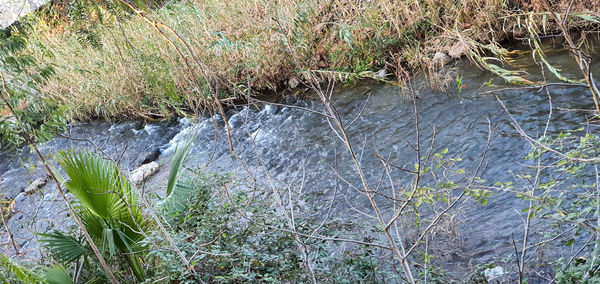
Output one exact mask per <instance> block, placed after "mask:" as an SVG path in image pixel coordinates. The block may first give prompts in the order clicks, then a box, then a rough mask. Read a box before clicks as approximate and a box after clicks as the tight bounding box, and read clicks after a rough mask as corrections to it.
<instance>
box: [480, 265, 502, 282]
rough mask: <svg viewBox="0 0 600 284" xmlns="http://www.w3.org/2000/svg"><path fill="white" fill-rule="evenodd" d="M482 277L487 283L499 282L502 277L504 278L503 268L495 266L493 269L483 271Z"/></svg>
mask: <svg viewBox="0 0 600 284" xmlns="http://www.w3.org/2000/svg"><path fill="white" fill-rule="evenodd" d="M483 275H484V276H485V279H486V280H487V281H488V283H492V281H494V282H501V280H502V277H503V276H504V268H502V266H496V267H494V268H488V269H486V270H484V271H483Z"/></svg>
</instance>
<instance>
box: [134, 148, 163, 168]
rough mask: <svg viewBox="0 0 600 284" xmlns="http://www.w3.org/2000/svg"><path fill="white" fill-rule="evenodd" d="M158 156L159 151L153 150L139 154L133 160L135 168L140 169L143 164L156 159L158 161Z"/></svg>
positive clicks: (157, 149)
mask: <svg viewBox="0 0 600 284" xmlns="http://www.w3.org/2000/svg"><path fill="white" fill-rule="evenodd" d="M158 156H160V149H159V148H154V149H153V150H152V151H148V152H144V153H141V154H140V155H139V156H138V158H137V159H136V160H135V164H136V166H137V167H140V166H141V165H143V164H147V163H150V162H154V161H156V159H158Z"/></svg>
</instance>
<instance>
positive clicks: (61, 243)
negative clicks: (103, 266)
mask: <svg viewBox="0 0 600 284" xmlns="http://www.w3.org/2000/svg"><path fill="white" fill-rule="evenodd" d="M38 235H39V236H42V237H43V238H42V239H40V243H41V245H42V246H43V247H45V248H46V249H48V250H49V251H50V254H51V255H52V257H53V258H54V259H55V260H56V261H58V262H60V263H62V264H69V263H71V262H73V261H75V260H76V259H78V258H80V257H81V256H82V255H84V254H89V253H91V251H90V249H89V247H87V246H84V245H83V244H82V243H81V242H80V241H79V240H77V239H76V238H75V237H73V236H69V235H65V234H64V233H62V232H59V231H54V232H51V233H47V234H41V233H40V234H38Z"/></svg>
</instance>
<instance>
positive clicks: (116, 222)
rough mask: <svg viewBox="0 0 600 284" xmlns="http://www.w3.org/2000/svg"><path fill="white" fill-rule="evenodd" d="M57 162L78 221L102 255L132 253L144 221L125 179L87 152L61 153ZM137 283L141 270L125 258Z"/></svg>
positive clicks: (109, 164) (134, 260)
mask: <svg viewBox="0 0 600 284" xmlns="http://www.w3.org/2000/svg"><path fill="white" fill-rule="evenodd" d="M57 161H58V163H59V164H60V165H61V167H62V168H63V170H64V171H65V173H66V174H67V175H68V176H69V179H68V180H67V181H66V182H65V187H66V188H67V189H68V190H69V191H70V192H71V193H72V194H73V196H75V197H76V198H77V200H78V201H79V203H80V206H79V207H78V211H79V214H80V216H81V221H82V222H83V224H84V226H85V227H86V229H87V230H88V232H89V234H90V235H91V236H92V238H93V239H94V242H95V243H97V244H99V247H100V248H101V250H102V251H103V252H108V253H109V254H110V255H111V256H114V255H115V254H116V253H117V252H123V253H126V255H127V256H129V255H132V254H135V253H136V252H137V251H139V250H140V249H141V248H142V247H141V241H142V240H143V239H144V237H145V231H146V227H147V222H146V220H145V218H144V216H143V214H142V212H141V210H140V208H139V207H138V204H137V199H136V197H135V194H134V192H133V189H132V186H131V184H130V183H129V181H128V179H127V178H126V177H124V176H123V175H122V174H121V172H120V170H119V168H118V167H117V166H116V165H115V164H114V163H113V162H112V161H109V160H106V159H103V158H100V157H97V156H96V155H94V153H92V152H90V151H78V152H76V151H65V152H61V153H59V154H58V155H57ZM128 263H129V264H130V265H131V268H132V270H133V271H134V274H135V276H136V278H138V280H142V279H143V270H142V269H141V267H142V266H141V264H140V263H139V259H138V258H137V257H133V258H132V260H129V259H128Z"/></svg>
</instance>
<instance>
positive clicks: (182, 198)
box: [158, 137, 193, 220]
mask: <svg viewBox="0 0 600 284" xmlns="http://www.w3.org/2000/svg"><path fill="white" fill-rule="evenodd" d="M192 141H193V137H192V138H191V139H189V141H187V142H185V144H183V146H182V145H177V147H176V149H175V154H174V155H173V159H172V162H171V169H170V171H169V178H168V182H167V190H166V196H165V198H164V199H163V200H161V201H160V202H159V203H158V206H159V207H160V208H162V209H163V210H164V213H165V215H166V217H167V218H168V219H169V220H172V218H174V217H175V216H177V215H179V214H181V213H182V212H184V211H185V210H186V208H187V207H188V205H189V201H190V197H191V193H192V189H193V186H192V185H190V184H188V183H186V182H184V181H182V180H181V174H182V169H183V166H184V164H185V161H186V159H187V156H188V154H189V153H190V150H191V147H192Z"/></svg>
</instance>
